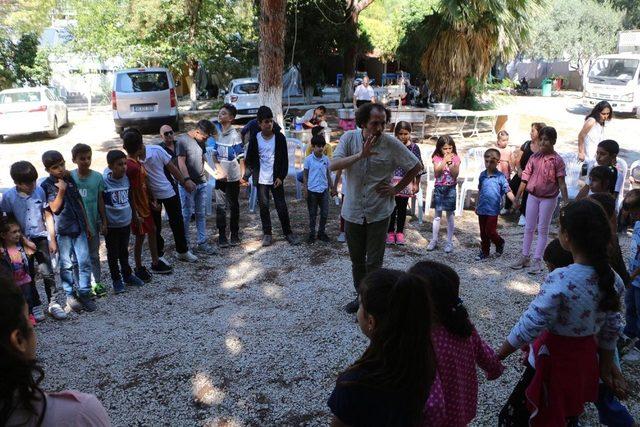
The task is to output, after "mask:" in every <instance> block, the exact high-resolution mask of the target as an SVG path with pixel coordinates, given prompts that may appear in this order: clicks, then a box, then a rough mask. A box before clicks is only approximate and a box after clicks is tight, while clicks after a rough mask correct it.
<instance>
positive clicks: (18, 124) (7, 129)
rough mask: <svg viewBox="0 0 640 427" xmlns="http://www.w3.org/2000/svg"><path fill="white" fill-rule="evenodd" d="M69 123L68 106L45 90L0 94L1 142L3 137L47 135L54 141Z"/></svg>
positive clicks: (34, 88)
mask: <svg viewBox="0 0 640 427" xmlns="http://www.w3.org/2000/svg"><path fill="white" fill-rule="evenodd" d="M67 123H69V112H68V111H67V105H66V104H65V103H64V102H62V101H61V100H60V98H58V97H57V96H56V95H55V94H54V93H53V92H51V90H49V88H47V87H45V86H36V87H23V88H17V89H6V90H3V91H2V92H0V141H2V140H3V139H4V136H5V135H6V136H11V135H28V134H31V133H37V132H47V133H48V134H49V136H50V137H52V138H57V137H58V135H59V134H60V128H61V127H62V126H64V125H66V124H67Z"/></svg>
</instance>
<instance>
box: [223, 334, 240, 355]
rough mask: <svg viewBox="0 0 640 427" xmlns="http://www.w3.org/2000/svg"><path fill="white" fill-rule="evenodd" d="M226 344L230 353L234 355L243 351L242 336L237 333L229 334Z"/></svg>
mask: <svg viewBox="0 0 640 427" xmlns="http://www.w3.org/2000/svg"><path fill="white" fill-rule="evenodd" d="M224 344H225V346H226V347H227V350H229V353H231V354H232V355H234V356H237V355H239V354H240V353H241V352H242V348H243V346H242V342H241V341H240V338H238V337H237V336H235V335H232V334H228V335H227V337H226V338H225V340H224Z"/></svg>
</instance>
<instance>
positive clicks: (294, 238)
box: [284, 233, 300, 246]
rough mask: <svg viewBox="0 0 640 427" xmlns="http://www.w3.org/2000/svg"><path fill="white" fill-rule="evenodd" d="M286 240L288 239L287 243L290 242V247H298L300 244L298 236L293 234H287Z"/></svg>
mask: <svg viewBox="0 0 640 427" xmlns="http://www.w3.org/2000/svg"><path fill="white" fill-rule="evenodd" d="M284 238H285V239H286V241H287V242H289V244H290V245H292V246H296V245H299V244H300V239H299V238H298V236H296V235H295V234H293V233H291V234H287V235H286V236H284Z"/></svg>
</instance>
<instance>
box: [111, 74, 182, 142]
mask: <svg viewBox="0 0 640 427" xmlns="http://www.w3.org/2000/svg"><path fill="white" fill-rule="evenodd" d="M111 107H112V109H113V122H114V124H115V127H116V132H117V133H122V131H123V129H124V128H127V127H131V126H133V127H138V128H152V129H154V130H156V131H157V130H158V129H160V126H162V125H170V126H171V127H172V128H173V129H174V130H178V120H179V115H178V98H177V97H176V85H175V81H174V80H173V76H172V75H171V72H170V71H169V70H168V69H166V68H132V69H127V70H120V71H117V72H116V73H115V76H114V79H113V91H112V92H111Z"/></svg>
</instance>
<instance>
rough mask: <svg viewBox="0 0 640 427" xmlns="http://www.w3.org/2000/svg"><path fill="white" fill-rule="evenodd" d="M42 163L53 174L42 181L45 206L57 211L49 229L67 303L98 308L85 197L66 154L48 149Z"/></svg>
mask: <svg viewBox="0 0 640 427" xmlns="http://www.w3.org/2000/svg"><path fill="white" fill-rule="evenodd" d="M42 163H43V164H44V168H45V170H46V171H47V172H49V176H48V177H47V178H46V179H45V180H44V181H43V182H42V184H40V185H41V187H42V189H43V190H44V193H45V195H46V200H47V203H46V206H45V208H46V209H48V210H49V212H51V213H52V214H53V218H54V221H55V227H51V228H50V229H49V241H50V242H56V243H57V249H58V253H59V256H60V281H61V282H62V288H63V289H64V291H65V293H66V294H67V306H68V307H69V308H70V309H71V310H73V311H75V312H76V313H80V312H81V311H82V310H86V311H89V312H92V311H95V310H96V309H97V305H96V303H95V301H93V299H91V296H92V292H91V259H90V258H89V242H88V240H87V239H88V238H89V237H91V230H89V226H88V221H87V216H86V213H85V211H84V207H83V206H82V197H81V196H80V193H79V192H78V187H77V186H76V184H75V182H73V180H72V179H71V177H70V176H69V173H68V172H67V170H66V168H65V162H64V157H62V154H60V153H59V152H58V151H54V150H50V151H45V153H44V154H43V155H42ZM54 249H55V246H54ZM74 258H75V259H74ZM74 261H75V262H76V263H77V265H78V283H75V285H76V286H77V288H78V289H77V292H76V290H74V282H75V280H74V274H73V263H74Z"/></svg>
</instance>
